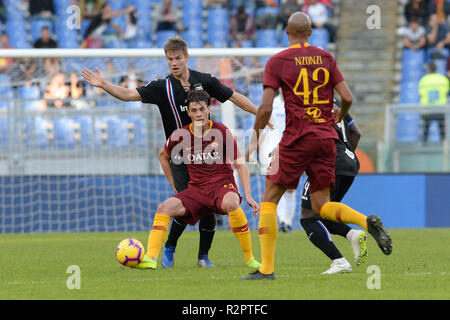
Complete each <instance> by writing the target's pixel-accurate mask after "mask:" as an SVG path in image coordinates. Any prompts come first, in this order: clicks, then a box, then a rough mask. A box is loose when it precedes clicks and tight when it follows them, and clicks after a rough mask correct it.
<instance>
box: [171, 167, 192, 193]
mask: <svg viewBox="0 0 450 320" xmlns="http://www.w3.org/2000/svg"><path fill="white" fill-rule="evenodd" d="M170 166H171V168H172V175H173V181H174V184H175V189H177V191H178V192H181V191H183V190H184V189H187V187H188V183H189V180H190V179H191V177H190V176H189V172H188V169H187V166H186V165H185V164H184V163H181V164H173V163H172V162H170Z"/></svg>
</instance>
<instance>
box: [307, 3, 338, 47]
mask: <svg viewBox="0 0 450 320" xmlns="http://www.w3.org/2000/svg"><path fill="white" fill-rule="evenodd" d="M303 11H304V12H305V13H306V14H307V15H308V16H309V17H310V19H311V23H312V28H313V29H314V28H317V29H322V28H325V29H326V30H328V34H329V36H330V39H329V41H330V42H332V43H333V42H335V40H336V27H335V26H334V25H332V24H331V23H330V21H329V19H330V16H329V12H328V9H327V7H326V5H324V4H323V3H320V2H318V1H317V0H309V4H308V5H307V6H306V5H304V6H303ZM313 32H314V31H313Z"/></svg>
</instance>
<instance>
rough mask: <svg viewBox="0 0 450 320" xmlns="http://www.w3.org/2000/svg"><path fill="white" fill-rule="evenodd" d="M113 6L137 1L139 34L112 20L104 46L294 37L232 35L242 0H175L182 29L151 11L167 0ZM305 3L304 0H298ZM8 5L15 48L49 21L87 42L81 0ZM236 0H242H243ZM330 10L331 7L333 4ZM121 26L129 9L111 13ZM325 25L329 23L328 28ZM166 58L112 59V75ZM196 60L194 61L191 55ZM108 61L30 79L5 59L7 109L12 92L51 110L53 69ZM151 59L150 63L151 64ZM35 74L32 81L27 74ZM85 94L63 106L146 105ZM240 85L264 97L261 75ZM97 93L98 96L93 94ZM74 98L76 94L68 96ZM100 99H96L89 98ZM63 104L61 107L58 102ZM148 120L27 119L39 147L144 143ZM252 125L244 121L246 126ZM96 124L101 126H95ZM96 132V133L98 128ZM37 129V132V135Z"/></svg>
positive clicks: (261, 43)
mask: <svg viewBox="0 0 450 320" xmlns="http://www.w3.org/2000/svg"><path fill="white" fill-rule="evenodd" d="M106 2H107V3H108V4H110V5H111V8H112V10H113V11H119V10H122V9H124V8H126V7H127V6H129V5H132V6H134V8H135V11H134V13H135V18H136V21H135V26H136V28H137V32H136V36H135V37H133V38H131V39H124V38H123V37H119V35H118V34H117V33H116V32H115V30H113V29H112V28H111V27H110V26H109V27H108V29H107V30H106V32H105V33H104V35H102V46H103V47H104V48H154V47H162V46H163V45H164V43H165V42H166V40H167V38H169V37H172V36H176V35H180V36H181V37H182V38H183V39H185V40H186V41H187V42H188V44H189V47H190V48H203V47H205V46H206V45H208V46H212V47H243V48H252V47H286V46H287V45H288V39H287V36H286V34H285V33H284V32H283V29H282V28H281V27H279V26H277V27H276V28H269V29H267V28H265V27H261V28H257V29H256V32H255V33H254V36H252V37H251V38H250V39H247V40H242V41H232V39H230V37H229V34H230V32H229V31H230V18H231V16H232V15H233V14H234V13H236V12H237V5H233V3H235V1H229V3H228V5H225V6H208V4H207V1H204V0H174V1H173V4H174V6H176V7H177V8H178V9H180V10H181V12H182V17H181V24H182V26H183V27H184V30H183V31H182V32H181V33H180V32H178V31H175V30H159V31H157V30H156V27H155V23H154V21H153V19H152V12H153V11H154V9H155V8H156V6H157V5H158V4H160V3H161V0H107V1H106ZM298 2H299V3H301V2H302V1H298ZM3 3H4V5H5V8H6V20H5V22H4V24H2V25H0V26H1V27H2V31H3V32H4V33H5V34H6V35H7V36H8V37H9V39H8V40H9V43H8V47H11V48H19V49H20V48H31V47H32V46H33V44H34V43H35V41H36V40H38V39H39V38H40V37H41V30H42V28H43V27H47V28H48V29H49V30H50V34H51V38H52V39H53V40H55V41H56V43H57V46H58V47H59V48H65V49H71V48H80V47H82V46H83V36H84V34H85V32H86V29H87V28H88V26H89V23H90V20H88V18H86V19H85V20H82V21H81V23H80V27H79V28H70V27H68V25H67V21H68V19H69V18H70V17H71V15H72V14H73V11H72V10H70V8H71V7H70V6H72V5H77V4H78V2H77V0H57V1H56V0H54V1H53V6H54V10H53V9H52V15H51V16H48V15H41V14H34V15H33V16H32V15H31V14H30V12H29V10H28V6H29V1H28V0H4V1H3ZM236 3H237V2H236ZM258 3H259V4H257V2H255V1H247V2H246V5H245V12H246V13H248V14H249V15H251V17H252V18H255V19H256V18H259V17H262V16H264V15H266V17H270V16H272V17H274V18H276V16H277V14H278V13H279V8H280V1H268V2H267V4H265V5H261V3H262V2H258ZM330 12H331V11H330ZM111 20H112V22H114V23H115V24H116V25H118V26H119V28H120V29H121V30H122V31H124V32H125V31H126V30H127V24H128V23H130V19H129V17H127V15H120V16H117V17H114V18H112V19H111ZM325 32H326V30H325ZM327 39H328V35H327V34H324V30H314V31H313V38H312V41H314V43H315V44H317V45H319V46H321V47H323V48H326V47H327ZM163 60H164V59H144V58H142V59H134V60H133V59H117V58H115V59H110V61H111V62H112V64H113V67H114V68H115V70H122V73H121V74H117V73H116V74H115V75H113V76H114V77H115V78H116V80H118V79H120V76H121V75H123V73H124V72H125V70H128V67H129V64H130V63H134V64H135V66H136V67H137V68H138V69H139V70H142V78H143V79H142V80H143V81H150V80H152V79H155V78H157V77H160V76H163V75H165V74H166V73H167V71H168V67H167V64H166V62H165V61H163ZM191 60H192V61H191ZM259 60H260V61H259V62H260V63H263V64H264V63H265V62H266V60H267V58H260V59H259ZM106 64H107V63H106V61H104V60H103V59H97V58H89V59H80V58H64V59H58V62H57V65H56V66H55V68H57V69H58V70H54V71H53V70H47V69H45V70H44V67H43V65H44V64H41V63H40V64H39V65H40V66H39V69H37V70H36V71H34V75H33V76H32V78H31V79H28V80H27V79H25V78H23V76H22V78H21V76H19V75H22V74H23V72H22V73H20V72H21V71H20V70H19V64H18V63H17V61H14V63H12V66H6V67H5V69H3V70H1V71H0V82H1V86H0V95H1V97H2V98H1V99H0V110H2V109H4V110H6V109H8V103H9V102H8V99H13V98H16V99H18V100H17V101H19V102H20V104H21V105H22V106H23V109H24V110H27V112H28V111H31V112H39V110H43V109H47V110H51V108H53V107H54V105H53V103H54V101H52V100H46V99H45V98H44V94H45V93H46V91H47V88H48V85H49V83H50V82H51V80H52V79H53V77H54V75H55V74H56V73H53V72H58V73H64V74H65V76H66V81H67V82H66V83H67V84H68V85H69V83H68V82H69V80H68V79H69V74H71V73H72V72H75V73H79V71H80V70H81V69H82V68H83V67H88V68H94V67H95V66H98V67H99V68H100V69H101V70H105V68H106ZM195 65H196V59H194V58H192V59H190V66H191V67H193V68H195ZM144 67H145V68H144ZM28 81H30V82H28ZM80 86H81V90H82V94H83V98H84V99H85V100H86V101H84V102H80V103H79V104H74V103H72V102H67V101H64V102H63V104H62V106H61V107H62V108H71V107H74V106H76V107H77V108H80V107H86V105H88V104H89V105H90V106H91V107H92V106H95V107H102V108H103V107H107V108H119V107H121V108H141V107H142V104H141V103H129V104H123V103H119V102H118V101H115V100H114V99H105V98H104V96H102V95H101V94H100V93H99V92H97V91H96V90H94V89H93V88H88V87H85V85H84V84H83V83H81V84H80ZM236 87H237V89H238V90H240V91H242V92H245V93H249V95H250V99H252V100H253V101H254V102H255V103H256V104H258V103H259V100H260V95H261V88H262V87H261V82H260V81H259V82H257V83H251V84H250V83H249V82H248V81H244V80H243V79H239V81H236ZM94 97H95V99H94ZM68 98H70V95H69V97H68ZM91 98H92V99H93V100H92V101H90V100H89V99H91ZM57 107H60V106H59V105H58V106H57ZM0 121H1V123H2V129H1V130H2V131H1V132H0V137H1V138H0V142H1V143H0V145H1V146H5V145H6V144H7V133H8V121H7V119H5V118H0ZM243 122H245V121H243ZM146 125H147V123H146V122H145V121H144V120H143V119H142V118H141V117H140V116H130V117H128V118H127V119H115V118H102V119H100V120H97V121H95V123H94V124H92V119H91V118H89V117H79V116H77V117H73V118H71V117H70V115H69V116H67V117H65V118H58V117H55V118H54V119H47V120H46V119H43V118H39V117H37V116H33V117H32V118H29V119H27V122H26V128H25V132H24V137H25V139H28V140H27V145H28V146H30V147H31V146H32V147H39V148H43V147H50V146H51V147H57V148H71V147H73V146H75V145H80V146H83V147H88V146H90V145H91V139H92V138H93V139H94V141H95V144H96V145H108V146H110V147H122V146H127V145H135V146H145V145H146V140H147V136H146V132H147V128H146ZM246 126H247V125H244V127H246ZM92 127H95V130H94V131H92V130H91V129H92ZM93 134H94V135H95V137H92V135H93ZM32 136H33V137H35V138H33V139H31V140H30V137H32Z"/></svg>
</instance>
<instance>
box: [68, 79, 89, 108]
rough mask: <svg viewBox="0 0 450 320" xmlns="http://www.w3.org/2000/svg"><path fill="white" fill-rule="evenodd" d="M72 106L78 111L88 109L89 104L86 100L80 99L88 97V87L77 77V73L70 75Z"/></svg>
mask: <svg viewBox="0 0 450 320" xmlns="http://www.w3.org/2000/svg"><path fill="white" fill-rule="evenodd" d="M68 85H69V87H70V89H69V98H71V99H70V106H71V107H74V108H76V109H87V108H89V104H88V102H87V101H86V100H85V99H80V98H83V97H84V96H86V86H85V82H84V81H83V80H81V78H80V77H79V76H78V75H77V73H76V72H74V71H72V72H71V73H70V79H69V83H68Z"/></svg>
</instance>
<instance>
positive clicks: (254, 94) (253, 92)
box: [248, 82, 263, 105]
mask: <svg viewBox="0 0 450 320" xmlns="http://www.w3.org/2000/svg"><path fill="white" fill-rule="evenodd" d="M262 95H263V85H262V83H257V82H255V83H250V85H249V93H248V98H249V99H250V101H252V102H253V103H254V104H255V105H259V104H260V103H261V99H262Z"/></svg>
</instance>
